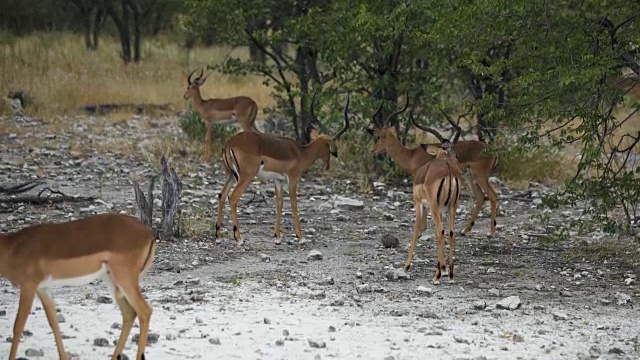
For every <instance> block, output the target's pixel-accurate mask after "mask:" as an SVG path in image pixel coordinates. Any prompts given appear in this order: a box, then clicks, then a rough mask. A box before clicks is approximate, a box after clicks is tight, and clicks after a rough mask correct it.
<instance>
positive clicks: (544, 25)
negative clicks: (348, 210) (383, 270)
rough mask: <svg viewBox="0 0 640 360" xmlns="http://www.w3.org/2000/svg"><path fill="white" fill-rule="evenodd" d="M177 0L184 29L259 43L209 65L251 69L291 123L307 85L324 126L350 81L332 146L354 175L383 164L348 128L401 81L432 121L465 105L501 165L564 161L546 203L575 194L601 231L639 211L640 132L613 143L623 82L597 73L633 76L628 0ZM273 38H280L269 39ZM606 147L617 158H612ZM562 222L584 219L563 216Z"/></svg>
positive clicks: (541, 167)
mask: <svg viewBox="0 0 640 360" xmlns="http://www.w3.org/2000/svg"><path fill="white" fill-rule="evenodd" d="M187 8H188V9H189V14H190V15H189V17H188V21H187V23H188V27H190V28H191V29H192V30H194V31H200V32H204V31H206V30H207V29H208V28H209V26H210V24H215V26H216V29H217V30H218V31H219V33H218V34H219V39H221V41H224V42H227V43H229V44H232V45H246V44H254V45H256V44H257V45H260V47H261V48H262V49H264V50H266V51H267V53H268V56H267V59H268V61H266V62H264V63H261V62H255V61H251V60H249V61H245V60H240V59H228V61H226V62H225V63H224V64H219V65H218V66H215V68H216V69H218V70H220V71H223V72H229V73H234V74H239V75H244V74H261V75H263V76H264V79H265V83H266V84H269V85H272V87H273V96H274V98H275V99H276V104H277V108H278V109H280V110H282V111H283V112H284V113H285V114H286V115H287V116H288V117H289V118H291V119H292V121H293V123H294V124H295V125H296V126H298V127H302V126H304V124H305V121H306V120H308V113H307V111H308V108H309V97H310V92H312V91H313V89H315V88H321V89H322V94H321V96H320V104H323V103H325V104H327V105H328V106H327V107H326V110H325V111H326V116H325V117H326V119H325V120H323V121H327V124H328V126H331V127H333V126H335V122H333V119H336V120H337V119H339V118H340V115H339V114H340V111H341V109H342V106H341V105H338V102H337V100H336V99H338V98H339V96H337V94H343V93H345V92H346V91H352V92H353V93H354V94H353V97H352V99H353V100H354V106H353V111H352V113H354V114H362V119H361V120H357V121H354V122H355V125H354V126H352V127H353V128H354V130H352V131H355V133H353V134H349V135H348V136H347V135H345V138H344V139H345V141H344V143H346V144H342V146H344V147H345V149H346V150H343V151H346V152H347V154H348V156H351V158H352V159H353V161H349V163H350V164H351V166H353V167H354V169H353V170H356V171H358V172H359V173H363V174H364V176H368V174H369V173H370V172H371V171H372V170H375V169H380V168H381V166H382V165H381V164H380V163H379V162H373V163H370V162H369V161H367V160H366V158H367V156H366V155H364V154H367V153H368V152H369V151H368V150H367V145H368V144H369V142H368V141H366V137H364V136H363V135H362V134H361V132H360V131H361V130H362V129H363V128H364V127H366V126H370V124H371V119H370V114H371V113H372V112H373V110H374V109H375V108H377V106H378V105H379V103H380V100H381V99H386V100H388V102H387V105H385V107H384V108H383V114H385V115H383V116H382V118H385V116H386V114H388V113H389V111H393V110H394V109H395V108H397V106H398V103H403V102H404V100H398V99H401V98H399V96H398V95H399V94H402V93H404V92H407V93H408V94H409V98H410V100H411V105H412V107H414V110H415V111H416V113H418V112H421V113H422V114H423V115H426V116H423V117H426V118H428V119H429V120H430V121H429V122H431V123H439V124H441V125H444V124H446V122H444V119H443V117H442V116H441V115H440V112H439V111H440V109H445V111H446V112H448V113H465V112H468V111H470V112H471V113H472V114H474V115H475V118H477V120H478V123H479V128H481V129H483V131H482V133H481V134H483V136H484V135H487V134H488V135H489V136H488V139H489V140H495V141H497V142H498V143H500V144H503V145H504V146H506V147H507V151H503V152H502V154H501V156H502V157H504V159H503V160H501V162H500V163H501V169H502V171H503V173H504V174H506V176H510V177H512V178H514V179H517V178H520V179H522V180H524V179H526V178H530V179H529V180H543V179H544V178H545V175H546V174H552V173H554V172H555V171H553V169H559V168H561V169H572V170H573V173H572V174H571V175H572V176H567V178H568V179H569V180H568V181H567V182H566V183H565V185H564V186H563V187H562V188H561V189H560V190H559V191H558V192H557V193H556V194H554V196H551V197H549V198H548V199H545V203H544V204H545V205H546V206H550V207H552V208H553V207H556V206H559V205H561V204H569V205H575V206H577V205H580V206H583V207H584V215H585V216H584V219H583V220H586V222H590V224H598V225H602V226H604V229H605V230H606V231H614V230H615V231H624V230H626V229H628V225H629V224H630V223H631V221H633V220H634V219H635V218H637V217H638V214H637V213H636V212H637V211H638V202H640V200H638V199H639V198H640V197H639V196H638V193H639V192H640V190H639V189H640V183H639V182H638V178H639V176H638V172H637V171H638V170H637V168H636V167H634V166H635V165H633V164H632V163H631V162H629V161H627V160H628V158H629V156H627V155H628V154H631V153H633V152H636V151H637V143H638V142H637V141H636V142H635V143H634V139H636V138H640V134H636V133H635V132H633V133H629V134H628V135H627V136H626V138H627V140H630V141H628V142H627V143H625V144H624V145H622V144H619V143H617V140H616V139H619V138H620V137H625V136H624V133H625V131H628V130H625V127H624V126H623V125H624V124H625V122H626V121H627V120H628V119H627V120H624V119H617V118H616V117H615V116H614V115H613V113H614V110H615V109H616V108H618V107H619V106H620V105H621V102H622V99H623V97H622V93H623V91H622V89H620V88H619V87H616V86H612V84H611V83H610V82H608V81H607V80H608V79H609V78H611V77H616V76H621V75H622V71H623V70H624V71H626V72H629V71H631V72H634V73H635V74H636V75H637V76H640V63H639V59H640V52H639V51H638V45H639V43H640V18H639V17H638V16H637V14H639V13H640V3H638V2H631V3H630V2H627V1H623V0H593V1H589V2H581V1H575V0H569V1H561V2H557V1H556V2H552V1H538V2H531V1H528V0H515V1H513V0H510V1H505V0H474V1H472V2H469V1H461V0H453V1H446V2H442V1H435V0H428V1H398V2H388V1H382V0H366V1H359V2H353V1H347V0H335V1H330V2H329V1H318V2H313V3H306V2H299V1H292V0H285V1H275V0H244V1H243V0H240V1H234V2H233V3H232V2H230V1H228V0H224V1H219V0H189V1H187ZM613 9H615V11H612V10H613ZM262 20H264V21H265V23H267V21H271V22H272V23H275V24H278V25H279V26H276V27H274V28H272V29H267V27H265V26H260V25H259V24H260V22H261V21H262ZM282 43H285V44H287V45H288V46H289V47H288V50H287V51H284V52H278V51H277V49H278V47H277V45H278V44H282ZM356 93H357V94H356ZM434 115H435V116H434ZM380 120H382V119H377V121H378V122H380ZM397 121H398V120H397V119H390V121H389V123H391V124H395V123H397ZM334 129H335V127H334ZM494 137H495V138H494ZM629 143H631V146H628V144H629ZM365 144H367V145H365ZM567 145H570V147H569V149H567V150H565V152H570V151H574V152H578V153H579V155H580V156H579V159H580V161H579V163H578V164H577V165H576V166H575V168H573V167H571V166H567V163H566V162H565V163H563V159H562V157H563V156H562V155H561V154H564V152H563V151H562V150H561V149H563V148H565V147H566V146H567ZM623 150H624V151H623ZM611 153H617V155H616V157H617V158H620V159H619V160H618V161H616V162H612V161H610V160H609V159H611V156H610V154H611ZM360 154H363V155H360ZM625 159H627V160H625ZM505 165H506V166H508V167H509V168H508V169H506V168H505ZM545 170H546V171H545ZM386 171H388V169H384V170H383V172H386ZM565 175H569V174H567V173H564V174H562V177H564V176H565ZM547 178H548V176H547ZM548 180H551V179H548ZM617 213H620V214H617ZM612 214H613V215H615V216H612ZM616 214H617V215H616ZM592 220H597V221H592ZM583 222H584V221H582V222H581V223H583ZM621 224H622V225H621ZM625 224H626V225H625ZM573 225H576V226H578V227H580V226H583V225H580V224H579V223H575V224H561V226H565V227H566V228H568V227H569V226H570V227H573Z"/></svg>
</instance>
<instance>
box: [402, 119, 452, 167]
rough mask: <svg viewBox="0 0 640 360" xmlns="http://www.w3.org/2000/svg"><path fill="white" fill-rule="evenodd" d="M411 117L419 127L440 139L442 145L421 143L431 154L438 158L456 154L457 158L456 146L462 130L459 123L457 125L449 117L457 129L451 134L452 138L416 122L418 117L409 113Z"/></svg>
mask: <svg viewBox="0 0 640 360" xmlns="http://www.w3.org/2000/svg"><path fill="white" fill-rule="evenodd" d="M409 117H410V118H411V122H412V123H413V125H415V126H416V127H417V128H418V129H420V130H423V131H426V132H428V133H430V134H432V135H433V136H435V137H436V138H437V139H438V141H440V146H434V145H430V144H421V146H422V148H423V149H424V150H425V151H426V152H427V153H428V154H429V155H432V156H435V157H437V158H445V157H447V156H455V157H456V158H457V155H456V153H455V148H456V144H457V143H458V139H459V138H460V131H461V129H460V127H459V126H458V125H456V124H455V123H454V122H453V121H451V120H450V119H448V118H447V120H449V123H450V124H451V126H453V127H454V129H455V131H454V132H453V135H452V136H451V139H447V138H445V137H444V136H442V135H440V133H439V132H438V131H436V130H435V129H432V128H430V127H426V126H422V125H420V124H418V123H417V122H416V119H414V117H413V114H411V115H409Z"/></svg>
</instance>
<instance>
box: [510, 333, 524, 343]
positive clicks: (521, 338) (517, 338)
mask: <svg viewBox="0 0 640 360" xmlns="http://www.w3.org/2000/svg"><path fill="white" fill-rule="evenodd" d="M511 340H513V342H524V336H522V335H518V334H513V336H512V337H511Z"/></svg>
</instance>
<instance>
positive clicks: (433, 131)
mask: <svg viewBox="0 0 640 360" xmlns="http://www.w3.org/2000/svg"><path fill="white" fill-rule="evenodd" d="M409 117H410V118H411V122H412V123H413V125H415V127H417V128H418V129H420V130H422V131H426V132H428V133H430V134H432V135H433V136H435V137H436V138H438V141H440V143H444V142H446V141H447V140H446V139H445V138H444V137H442V135H440V133H439V132H437V131H435V130H434V129H432V128H430V127H426V126H422V125H420V124H418V123H417V122H416V119H414V118H413V113H411V114H409Z"/></svg>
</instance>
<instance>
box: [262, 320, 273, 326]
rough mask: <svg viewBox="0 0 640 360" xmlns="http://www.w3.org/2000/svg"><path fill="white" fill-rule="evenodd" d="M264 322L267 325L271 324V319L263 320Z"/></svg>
mask: <svg viewBox="0 0 640 360" xmlns="http://www.w3.org/2000/svg"><path fill="white" fill-rule="evenodd" d="M262 322H263V323H265V324H267V325H269V324H271V320H270V319H269V318H264V319H262Z"/></svg>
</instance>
